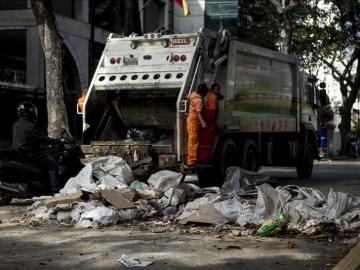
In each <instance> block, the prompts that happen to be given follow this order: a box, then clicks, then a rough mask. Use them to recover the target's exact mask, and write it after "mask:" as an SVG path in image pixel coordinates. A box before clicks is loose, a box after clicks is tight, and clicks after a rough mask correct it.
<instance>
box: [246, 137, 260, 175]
mask: <svg viewBox="0 0 360 270" xmlns="http://www.w3.org/2000/svg"><path fill="white" fill-rule="evenodd" d="M241 165H242V168H243V169H245V170H248V171H252V172H257V171H258V170H259V168H260V164H259V159H258V151H257V147H256V144H255V142H254V141H253V140H250V139H249V140H246V142H245V144H244V147H243V151H242V155H241Z"/></svg>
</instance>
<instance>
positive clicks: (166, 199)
mask: <svg viewBox="0 0 360 270" xmlns="http://www.w3.org/2000/svg"><path fill="white" fill-rule="evenodd" d="M185 196H186V191H185V189H183V188H182V187H180V186H179V187H176V188H170V189H168V190H166V191H165V192H164V195H163V196H162V197H161V198H160V200H158V204H159V206H160V207H161V208H165V207H167V206H169V205H171V206H178V205H179V204H181V203H183V202H184V201H185Z"/></svg>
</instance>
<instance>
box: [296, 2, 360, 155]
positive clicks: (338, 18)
mask: <svg viewBox="0 0 360 270" xmlns="http://www.w3.org/2000/svg"><path fill="white" fill-rule="evenodd" d="M305 21H306V22H307V23H306V24H304V25H302V26H301V27H299V29H298V32H297V34H296V44H297V45H296V50H297V52H298V53H301V54H303V55H306V56H307V58H308V59H309V60H310V62H312V63H313V64H317V65H323V66H325V67H327V68H328V69H329V70H330V71H331V73H332V76H333V78H334V79H335V80H336V81H337V82H338V83H339V85H340V92H341V96H342V105H341V107H340V108H339V112H340V115H341V123H340V125H339V129H340V134H341V151H340V152H341V153H342V154H347V153H349V150H350V140H351V111H352V107H353V104H354V102H355V101H356V98H357V96H358V93H359V89H360V3H359V1H357V0H324V1H320V2H318V1H313V3H312V9H311V12H309V13H308V16H307V18H306V20H305Z"/></svg>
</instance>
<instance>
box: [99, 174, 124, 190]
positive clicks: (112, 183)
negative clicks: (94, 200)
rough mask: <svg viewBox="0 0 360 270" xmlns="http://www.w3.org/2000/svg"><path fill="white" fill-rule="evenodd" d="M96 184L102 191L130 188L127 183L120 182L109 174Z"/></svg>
mask: <svg viewBox="0 0 360 270" xmlns="http://www.w3.org/2000/svg"><path fill="white" fill-rule="evenodd" d="M96 184H97V186H98V188H99V189H101V190H103V189H114V188H126V187H128V185H127V184H126V183H124V182H122V181H119V180H118V179H116V178H115V177H114V176H112V175H109V174H107V175H104V176H102V177H101V178H100V180H99V181H98V182H97V183H96Z"/></svg>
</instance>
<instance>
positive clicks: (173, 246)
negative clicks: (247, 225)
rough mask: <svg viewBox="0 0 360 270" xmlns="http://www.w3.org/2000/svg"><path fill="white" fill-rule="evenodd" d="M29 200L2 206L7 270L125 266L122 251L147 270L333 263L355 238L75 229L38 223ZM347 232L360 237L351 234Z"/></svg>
mask: <svg viewBox="0 0 360 270" xmlns="http://www.w3.org/2000/svg"><path fill="white" fill-rule="evenodd" d="M25 209H26V206H24V205H22V204H21V203H20V204H19V202H18V203H16V204H12V205H10V206H5V207H0V221H1V224H0V269H67V270H69V269H87V270H88V269H125V268H126V267H125V266H124V265H122V264H121V263H120V262H118V259H119V258H120V257H121V255H122V254H125V255H128V256H130V257H132V258H137V259H141V260H151V261H154V263H153V264H152V265H150V266H147V267H145V268H146V269H197V270H198V269H222V270H226V269H229V270H230V269H231V270H233V269H251V270H253V269H321V270H323V269H331V268H332V267H333V266H334V265H335V264H336V263H337V262H338V261H339V260H341V258H342V257H343V256H344V255H345V254H347V252H348V251H349V250H350V249H351V248H352V246H353V244H352V245H351V244H350V245H347V244H344V243H343V240H344V236H342V235H328V234H323V235H318V236H316V237H308V236H307V237H304V236H299V235H289V234H287V235H281V234H280V235H278V236H276V237H257V236H236V233H234V232H236V226H234V227H231V229H230V230H227V231H221V232H215V231H214V230H213V228H211V227H209V226H180V225H178V224H171V225H166V226H162V225H155V224H154V221H152V220H149V221H133V222H131V223H120V224H118V225H116V226H111V227H106V228H102V229H75V228H73V227H66V226H63V225H57V224H55V223H44V224H42V223H37V222H31V221H30V219H27V218H26V214H25ZM346 237H347V238H350V237H353V236H351V235H346Z"/></svg>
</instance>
